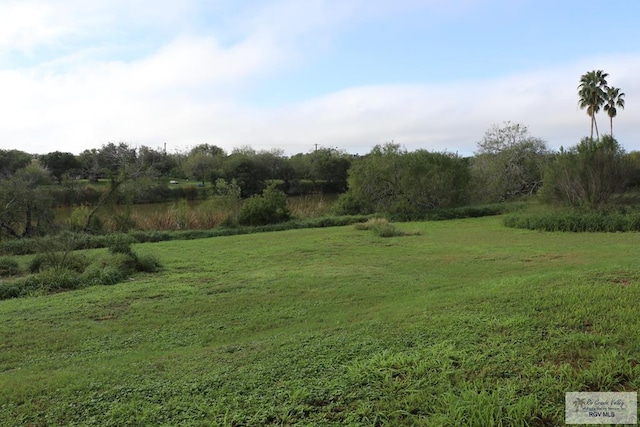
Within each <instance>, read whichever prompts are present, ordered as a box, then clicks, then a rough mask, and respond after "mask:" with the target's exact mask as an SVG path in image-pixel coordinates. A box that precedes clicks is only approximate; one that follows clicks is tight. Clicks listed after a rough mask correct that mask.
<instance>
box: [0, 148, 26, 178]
mask: <svg viewBox="0 0 640 427" xmlns="http://www.w3.org/2000/svg"><path fill="white" fill-rule="evenodd" d="M32 157H33V156H31V154H29V153H25V152H24V151H20V150H0V178H2V177H3V176H4V177H10V176H12V175H13V174H15V173H16V171H17V170H18V169H22V168H24V167H25V166H27V165H28V164H29V163H31V159H32Z"/></svg>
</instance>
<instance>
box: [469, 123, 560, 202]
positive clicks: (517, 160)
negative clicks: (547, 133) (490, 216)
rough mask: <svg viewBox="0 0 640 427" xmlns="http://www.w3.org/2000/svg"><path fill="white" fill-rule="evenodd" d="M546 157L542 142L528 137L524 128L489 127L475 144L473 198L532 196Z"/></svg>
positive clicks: (497, 199) (490, 199) (511, 125)
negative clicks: (476, 144)
mask: <svg viewBox="0 0 640 427" xmlns="http://www.w3.org/2000/svg"><path fill="white" fill-rule="evenodd" d="M548 154H549V151H548V149H547V145H546V143H545V142H544V141H543V140H541V139H540V138H536V137H533V136H531V135H530V134H529V130H528V128H527V127H526V126H524V125H522V124H519V123H511V122H506V123H505V124H504V125H503V126H498V125H493V126H492V127H491V128H490V129H488V130H487V131H486V132H485V134H484V137H483V138H482V140H481V141H480V142H478V151H477V152H476V156H475V157H474V158H473V159H472V163H471V176H472V180H473V186H474V192H473V193H474V197H475V199H476V200H477V201H480V202H501V201H505V200H509V199H512V198H514V197H518V196H521V195H531V194H534V193H535V192H536V191H538V189H539V188H540V187H541V185H542V177H543V174H544V170H545V167H546V162H547V160H548Z"/></svg>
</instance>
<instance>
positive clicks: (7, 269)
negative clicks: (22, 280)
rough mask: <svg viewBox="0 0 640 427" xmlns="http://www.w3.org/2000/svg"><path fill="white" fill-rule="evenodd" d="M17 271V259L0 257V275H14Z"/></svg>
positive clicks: (18, 269) (18, 271)
mask: <svg viewBox="0 0 640 427" xmlns="http://www.w3.org/2000/svg"><path fill="white" fill-rule="evenodd" d="M19 273H20V266H19V265H18V261H16V260H15V259H11V258H0V277H8V276H15V275H17V274H19Z"/></svg>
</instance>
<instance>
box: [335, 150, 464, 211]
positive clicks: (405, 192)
mask: <svg viewBox="0 0 640 427" xmlns="http://www.w3.org/2000/svg"><path fill="white" fill-rule="evenodd" d="M468 184H469V168H468V164H467V162H466V161H465V160H464V159H462V158H460V157H458V156H457V155H455V154H450V153H431V152H429V151H426V150H417V151H414V152H411V153H409V152H407V151H406V150H405V149H403V148H401V147H400V146H399V145H397V144H392V143H388V144H385V145H384V146H380V145H378V146H376V147H374V149H373V150H372V151H371V153H369V154H368V155H366V156H363V157H360V158H359V159H356V160H355V161H354V162H353V165H352V166H351V169H350V170H349V191H348V192H347V194H346V195H344V196H343V198H345V199H350V202H349V204H351V205H354V206H358V207H359V209H360V211H361V213H374V212H381V213H388V214H391V215H397V216H401V217H404V218H419V217H421V216H422V215H424V214H425V213H426V212H427V211H428V210H430V209H434V208H443V207H452V206H459V205H462V204H463V203H465V202H466V198H467V188H468Z"/></svg>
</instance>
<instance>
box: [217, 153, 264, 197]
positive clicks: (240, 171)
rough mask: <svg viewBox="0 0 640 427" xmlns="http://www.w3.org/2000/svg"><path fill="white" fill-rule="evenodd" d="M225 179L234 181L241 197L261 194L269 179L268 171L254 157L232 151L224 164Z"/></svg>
mask: <svg viewBox="0 0 640 427" xmlns="http://www.w3.org/2000/svg"><path fill="white" fill-rule="evenodd" d="M224 170H225V178H226V179H227V180H228V181H231V180H234V179H235V180H236V182H237V184H238V185H239V186H240V189H241V191H242V197H250V196H253V195H256V194H261V193H262V191H263V190H264V188H265V187H266V181H267V180H268V179H269V169H267V167H266V166H265V165H264V164H263V163H262V162H259V161H258V160H257V159H256V156H255V155H250V154H246V152H237V151H234V153H233V154H231V155H230V156H229V157H227V158H226V160H225V163H224Z"/></svg>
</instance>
